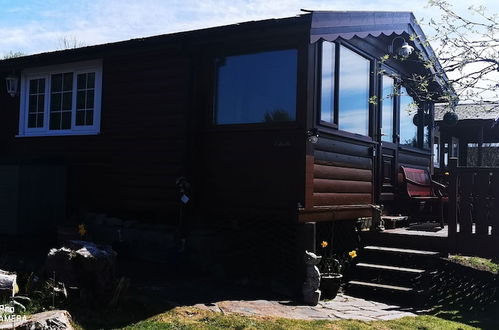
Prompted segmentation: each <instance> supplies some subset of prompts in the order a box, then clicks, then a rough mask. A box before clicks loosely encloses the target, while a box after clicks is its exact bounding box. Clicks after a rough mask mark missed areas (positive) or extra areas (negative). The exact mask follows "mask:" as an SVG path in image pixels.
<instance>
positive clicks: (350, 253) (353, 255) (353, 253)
mask: <svg viewBox="0 0 499 330" xmlns="http://www.w3.org/2000/svg"><path fill="white" fill-rule="evenodd" d="M348 255H349V256H350V258H352V259H353V258H355V257H356V256H357V251H355V250H352V251H350V252H348Z"/></svg>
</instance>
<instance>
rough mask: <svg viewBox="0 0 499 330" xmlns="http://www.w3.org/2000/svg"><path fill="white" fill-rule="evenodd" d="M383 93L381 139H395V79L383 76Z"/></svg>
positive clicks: (389, 140) (391, 140)
mask: <svg viewBox="0 0 499 330" xmlns="http://www.w3.org/2000/svg"><path fill="white" fill-rule="evenodd" d="M382 83H383V93H382V95H381V106H382V108H381V133H382V135H381V140H382V141H387V142H394V140H393V106H394V102H393V100H394V89H393V88H394V87H395V86H394V81H393V78H391V77H388V76H383V82H382Z"/></svg>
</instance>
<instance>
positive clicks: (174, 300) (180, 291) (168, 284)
mask: <svg viewBox="0 0 499 330" xmlns="http://www.w3.org/2000/svg"><path fill="white" fill-rule="evenodd" d="M119 265H120V266H121V267H120V268H121V270H122V271H121V272H120V275H125V276H127V277H129V278H130V279H131V284H130V289H129V290H128V292H127V294H126V295H125V296H124V297H123V300H122V301H121V303H120V304H119V306H118V307H117V308H115V309H112V310H106V305H105V304H102V305H99V303H97V302H93V303H79V304H73V305H69V306H67V309H68V310H69V312H70V313H71V315H72V317H73V319H74V321H75V322H76V323H77V324H79V325H80V326H81V327H82V328H84V329H115V328H123V327H126V326H130V325H132V324H134V323H137V322H139V321H143V320H146V319H148V318H150V317H152V316H155V315H157V314H161V313H165V312H167V311H170V310H171V309H173V308H175V307H178V306H193V305H196V304H202V305H206V306H214V305H215V304H214V303H215V302H218V301H223V300H259V299H269V300H283V299H288V300H289V299H290V298H289V297H286V296H284V295H282V294H276V293H273V292H272V291H271V290H269V289H268V288H265V286H263V285H252V284H250V283H234V281H233V280H229V279H227V278H224V280H221V279H220V278H218V279H217V278H214V277H213V276H212V277H208V276H202V275H196V274H192V273H191V272H189V271H182V268H175V267H172V266H171V265H162V264H157V263H147V262H138V261H123V260H121V261H120V263H119Z"/></svg>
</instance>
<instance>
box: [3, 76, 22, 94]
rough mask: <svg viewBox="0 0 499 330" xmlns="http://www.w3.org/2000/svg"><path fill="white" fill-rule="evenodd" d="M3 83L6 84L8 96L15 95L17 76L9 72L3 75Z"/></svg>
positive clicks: (17, 82)
mask: <svg viewBox="0 0 499 330" xmlns="http://www.w3.org/2000/svg"><path fill="white" fill-rule="evenodd" d="M5 83H6V85H7V93H9V95H10V96H12V97H15V96H16V95H17V91H18V86H19V78H18V77H17V76H16V75H15V74H13V73H11V74H9V75H8V76H7V77H5Z"/></svg>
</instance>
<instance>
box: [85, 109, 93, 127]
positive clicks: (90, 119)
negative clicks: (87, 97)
mask: <svg viewBox="0 0 499 330" xmlns="http://www.w3.org/2000/svg"><path fill="white" fill-rule="evenodd" d="M85 123H86V124H87V125H93V124H94V111H93V110H87V111H85Z"/></svg>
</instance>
